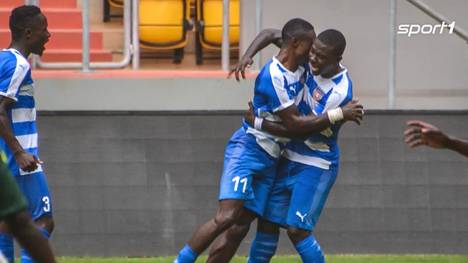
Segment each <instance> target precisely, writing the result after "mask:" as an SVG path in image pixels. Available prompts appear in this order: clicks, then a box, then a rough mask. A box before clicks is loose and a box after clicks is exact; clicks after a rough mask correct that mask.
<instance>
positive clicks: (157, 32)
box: [139, 0, 190, 63]
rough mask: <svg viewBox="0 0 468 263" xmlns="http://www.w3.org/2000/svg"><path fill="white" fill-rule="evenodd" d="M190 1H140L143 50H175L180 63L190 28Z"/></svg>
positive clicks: (140, 27) (175, 56) (175, 57)
mask: <svg viewBox="0 0 468 263" xmlns="http://www.w3.org/2000/svg"><path fill="white" fill-rule="evenodd" d="M189 20H190V3H189V1H188V0H140V21H139V29H140V44H141V46H142V47H143V48H148V49H155V50H168V49H173V50H174V52H175V53H174V62H176V63H180V62H181V60H182V57H183V48H184V47H185V46H186V45H187V34H186V33H187V30H188V29H189V28H190V25H189Z"/></svg>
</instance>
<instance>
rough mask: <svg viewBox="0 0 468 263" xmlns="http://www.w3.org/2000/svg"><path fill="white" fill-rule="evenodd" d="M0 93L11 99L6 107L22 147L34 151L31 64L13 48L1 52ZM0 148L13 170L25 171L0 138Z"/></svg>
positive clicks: (35, 143)
mask: <svg viewBox="0 0 468 263" xmlns="http://www.w3.org/2000/svg"><path fill="white" fill-rule="evenodd" d="M0 96H3V97H7V98H9V99H11V100H13V101H14V103H12V104H11V107H10V108H8V117H9V118H10V121H11V123H10V124H11V127H12V130H13V133H14V134H15V136H16V138H17V139H18V141H19V143H20V144H21V146H22V147H23V149H24V150H26V151H27V152H30V153H32V154H34V155H37V152H38V150H37V128H36V108H35V101H34V89H33V80H32V78H31V68H30V65H29V63H28V61H27V60H26V58H24V57H23V56H22V55H21V53H19V52H18V51H17V50H15V49H4V50H2V51H1V52H0ZM0 149H3V150H4V151H5V152H6V155H7V158H8V166H9V168H10V170H11V171H12V173H13V174H14V175H19V174H25V173H24V172H23V171H20V170H19V168H18V166H17V164H16V162H15V160H14V157H13V153H12V152H11V151H10V149H9V148H8V147H7V146H6V144H5V142H4V140H3V139H2V138H0ZM15 171H17V172H16V173H15Z"/></svg>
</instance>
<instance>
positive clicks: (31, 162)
mask: <svg viewBox="0 0 468 263" xmlns="http://www.w3.org/2000/svg"><path fill="white" fill-rule="evenodd" d="M15 160H16V163H17V164H18V166H19V167H20V168H21V170H23V171H25V172H32V171H34V170H36V169H37V166H38V164H41V163H42V162H41V161H40V160H39V159H37V157H36V156H34V155H32V154H30V153H27V152H25V151H20V152H17V153H15Z"/></svg>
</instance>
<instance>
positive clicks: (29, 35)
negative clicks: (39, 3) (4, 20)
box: [24, 27, 32, 39]
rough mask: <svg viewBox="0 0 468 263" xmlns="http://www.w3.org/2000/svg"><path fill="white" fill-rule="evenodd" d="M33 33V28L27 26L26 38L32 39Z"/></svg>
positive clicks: (25, 30)
mask: <svg viewBox="0 0 468 263" xmlns="http://www.w3.org/2000/svg"><path fill="white" fill-rule="evenodd" d="M31 35H32V30H31V28H29V27H27V28H25V29H24V37H25V38H26V39H30V38H31Z"/></svg>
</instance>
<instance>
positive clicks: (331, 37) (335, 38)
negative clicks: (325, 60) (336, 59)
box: [317, 29, 346, 56]
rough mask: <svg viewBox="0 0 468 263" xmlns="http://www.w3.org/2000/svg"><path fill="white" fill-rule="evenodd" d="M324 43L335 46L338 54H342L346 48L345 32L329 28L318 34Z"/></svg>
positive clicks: (318, 37)
mask: <svg viewBox="0 0 468 263" xmlns="http://www.w3.org/2000/svg"><path fill="white" fill-rule="evenodd" d="M317 39H318V40H320V42H322V43H323V44H325V45H327V46H330V47H333V50H334V51H335V54H336V55H337V56H342V55H343V53H344V51H345V48H346V39H345V37H344V36H343V34H342V33H341V32H340V31H338V30H335V29H327V30H325V31H323V32H322V33H320V34H319V35H318V36H317Z"/></svg>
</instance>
